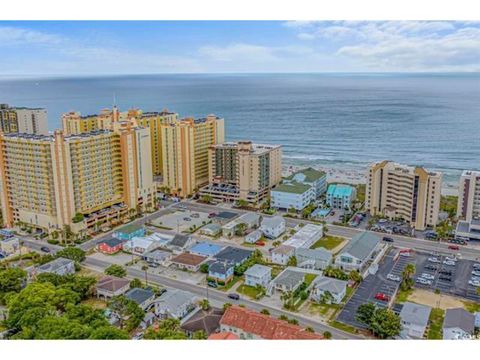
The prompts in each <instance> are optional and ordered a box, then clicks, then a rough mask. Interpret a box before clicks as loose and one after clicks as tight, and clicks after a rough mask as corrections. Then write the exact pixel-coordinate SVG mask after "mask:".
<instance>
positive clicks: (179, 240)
mask: <svg viewBox="0 0 480 360" xmlns="http://www.w3.org/2000/svg"><path fill="white" fill-rule="evenodd" d="M189 239H190V237H189V236H187V235H182V234H175V236H174V237H173V239H172V241H170V245H172V246H178V247H181V248H183V247H185V245H186V244H187V243H188V240H189Z"/></svg>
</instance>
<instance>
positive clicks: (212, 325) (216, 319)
mask: <svg viewBox="0 0 480 360" xmlns="http://www.w3.org/2000/svg"><path fill="white" fill-rule="evenodd" d="M222 315H223V310H221V309H218V308H215V307H210V308H209V309H208V310H203V309H200V310H199V311H197V312H196V313H195V314H194V315H192V316H191V317H189V318H188V320H186V321H185V322H184V323H183V324H182V326H181V327H182V329H183V330H185V331H189V332H192V333H193V332H195V331H199V330H203V331H205V332H206V333H207V335H210V334H211V333H213V332H215V331H216V330H217V329H218V328H219V327H220V319H221V318H222Z"/></svg>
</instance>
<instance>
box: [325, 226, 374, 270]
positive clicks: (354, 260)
mask: <svg viewBox="0 0 480 360" xmlns="http://www.w3.org/2000/svg"><path fill="white" fill-rule="evenodd" d="M380 244H381V241H380V238H379V237H378V236H376V235H374V234H372V233H369V232H366V231H365V232H362V233H360V234H357V235H355V236H354V237H353V238H352V239H351V240H350V242H349V243H348V244H347V245H346V246H345V247H344V248H343V249H342V251H341V252H340V253H339V254H338V255H337V256H336V258H335V266H337V267H339V268H340V269H342V270H347V271H350V270H361V269H362V268H363V267H364V266H365V264H366V263H367V261H368V260H370V259H371V258H372V257H373V254H374V253H375V251H376V250H377V249H378V248H379V246H380Z"/></svg>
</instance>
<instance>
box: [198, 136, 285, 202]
mask: <svg viewBox="0 0 480 360" xmlns="http://www.w3.org/2000/svg"><path fill="white" fill-rule="evenodd" d="M208 160H209V161H208V162H209V185H208V186H206V187H204V188H202V189H201V191H200V195H202V196H205V195H208V196H211V197H212V198H213V199H215V200H219V201H236V200H245V201H247V202H249V203H250V204H252V205H255V204H259V203H260V202H262V201H263V200H264V199H265V198H267V197H268V196H269V193H270V189H271V188H273V187H274V186H276V185H278V184H279V183H280V181H281V179H282V148H281V146H280V145H263V144H253V143H252V142H251V141H239V142H228V143H224V144H219V145H214V146H211V147H210V149H209V157H208Z"/></svg>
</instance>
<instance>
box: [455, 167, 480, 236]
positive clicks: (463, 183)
mask: <svg viewBox="0 0 480 360" xmlns="http://www.w3.org/2000/svg"><path fill="white" fill-rule="evenodd" d="M457 217H458V223H457V229H456V232H455V236H456V238H459V239H463V240H470V239H475V240H480V171H471V170H465V171H464V172H463V173H462V176H460V181H459V183H458V204H457Z"/></svg>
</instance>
